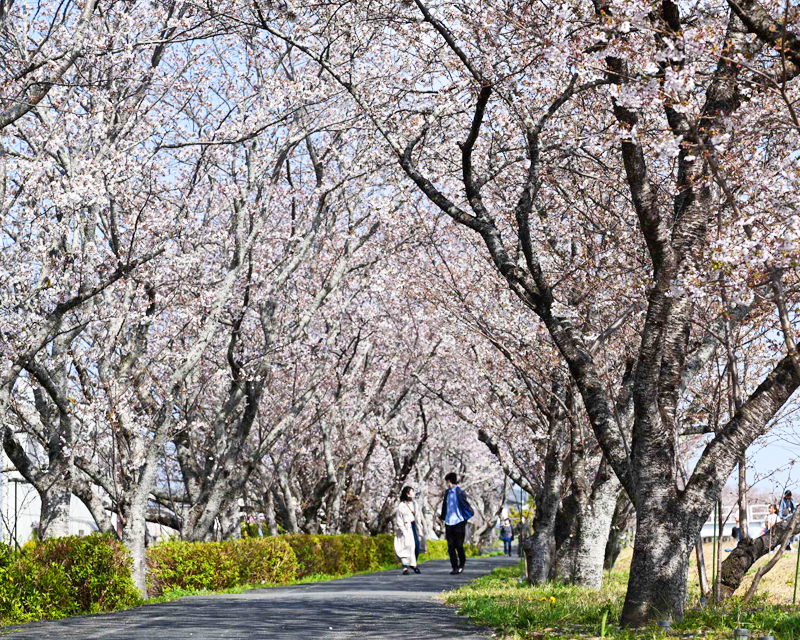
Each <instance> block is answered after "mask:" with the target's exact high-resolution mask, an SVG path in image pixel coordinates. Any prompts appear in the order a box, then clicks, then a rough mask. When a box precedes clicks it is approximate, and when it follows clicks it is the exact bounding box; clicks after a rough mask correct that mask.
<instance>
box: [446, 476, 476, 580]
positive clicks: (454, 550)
mask: <svg viewBox="0 0 800 640" xmlns="http://www.w3.org/2000/svg"><path fill="white" fill-rule="evenodd" d="M444 481H445V483H446V485H447V491H446V492H445V494H444V502H443V503H442V514H441V518H442V520H443V521H444V537H445V539H446V540H447V552H448V554H450V565H451V566H452V567H453V570H452V571H451V572H450V573H451V574H452V575H455V574H457V573H461V572H462V571H464V565H465V564H466V562H467V554H466V553H465V552H464V538H465V537H466V535H467V520H469V519H470V518H471V517H472V516H473V515H475V512H474V511H473V510H472V507H471V506H470V505H469V501H468V500H467V494H466V493H464V491H463V489H461V487H459V486H458V476H457V475H456V474H455V473H448V474H447V475H446V476H445V477H444Z"/></svg>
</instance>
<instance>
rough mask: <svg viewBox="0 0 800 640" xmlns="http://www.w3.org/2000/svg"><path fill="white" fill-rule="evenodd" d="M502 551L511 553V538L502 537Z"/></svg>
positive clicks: (507, 553) (508, 554)
mask: <svg viewBox="0 0 800 640" xmlns="http://www.w3.org/2000/svg"><path fill="white" fill-rule="evenodd" d="M503 553H505V554H506V555H507V556H510V555H511V538H503Z"/></svg>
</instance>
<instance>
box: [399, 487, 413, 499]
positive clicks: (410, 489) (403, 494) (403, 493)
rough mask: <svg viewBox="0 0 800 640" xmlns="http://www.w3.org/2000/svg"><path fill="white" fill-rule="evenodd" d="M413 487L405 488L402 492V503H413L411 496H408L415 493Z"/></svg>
mask: <svg viewBox="0 0 800 640" xmlns="http://www.w3.org/2000/svg"><path fill="white" fill-rule="evenodd" d="M413 490H414V489H413V487H409V486H405V487H403V490H402V491H401V492H400V502H411V496H410V495H408V494H409V493H411V492H412V491H413Z"/></svg>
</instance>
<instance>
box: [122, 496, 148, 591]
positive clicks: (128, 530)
mask: <svg viewBox="0 0 800 640" xmlns="http://www.w3.org/2000/svg"><path fill="white" fill-rule="evenodd" d="M146 513H147V494H146V493H143V492H137V493H136V494H135V495H134V496H133V499H132V500H131V504H130V507H129V508H128V509H127V513H126V514H125V516H126V522H125V527H124V528H123V530H122V542H123V544H124V545H125V546H126V547H127V548H128V551H129V552H130V554H131V559H132V560H133V569H132V571H131V577H132V578H133V583H134V584H135V585H136V588H137V589H139V593H141V594H142V597H143V598H146V597H147V574H146V572H147V563H146V559H145V547H146V544H145V529H146V528H147V521H146V520H145V514H146Z"/></svg>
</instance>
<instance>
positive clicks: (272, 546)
mask: <svg viewBox="0 0 800 640" xmlns="http://www.w3.org/2000/svg"><path fill="white" fill-rule="evenodd" d="M297 573H298V564H297V557H296V556H295V553H294V551H293V550H292V546H291V545H290V544H289V543H288V542H287V541H285V540H283V539H282V538H242V539H240V540H230V541H226V542H187V541H185V540H178V539H173V540H168V541H166V542H162V543H159V544H157V545H155V546H152V547H150V548H149V549H148V550H147V581H148V593H149V594H150V595H152V596H158V595H161V594H163V593H164V592H165V591H169V590H171V589H176V588H180V589H208V590H211V591H220V590H222V589H230V588H231V587H236V586H239V585H243V584H285V583H287V582H291V581H292V580H294V579H295V577H296V576H297Z"/></svg>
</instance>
